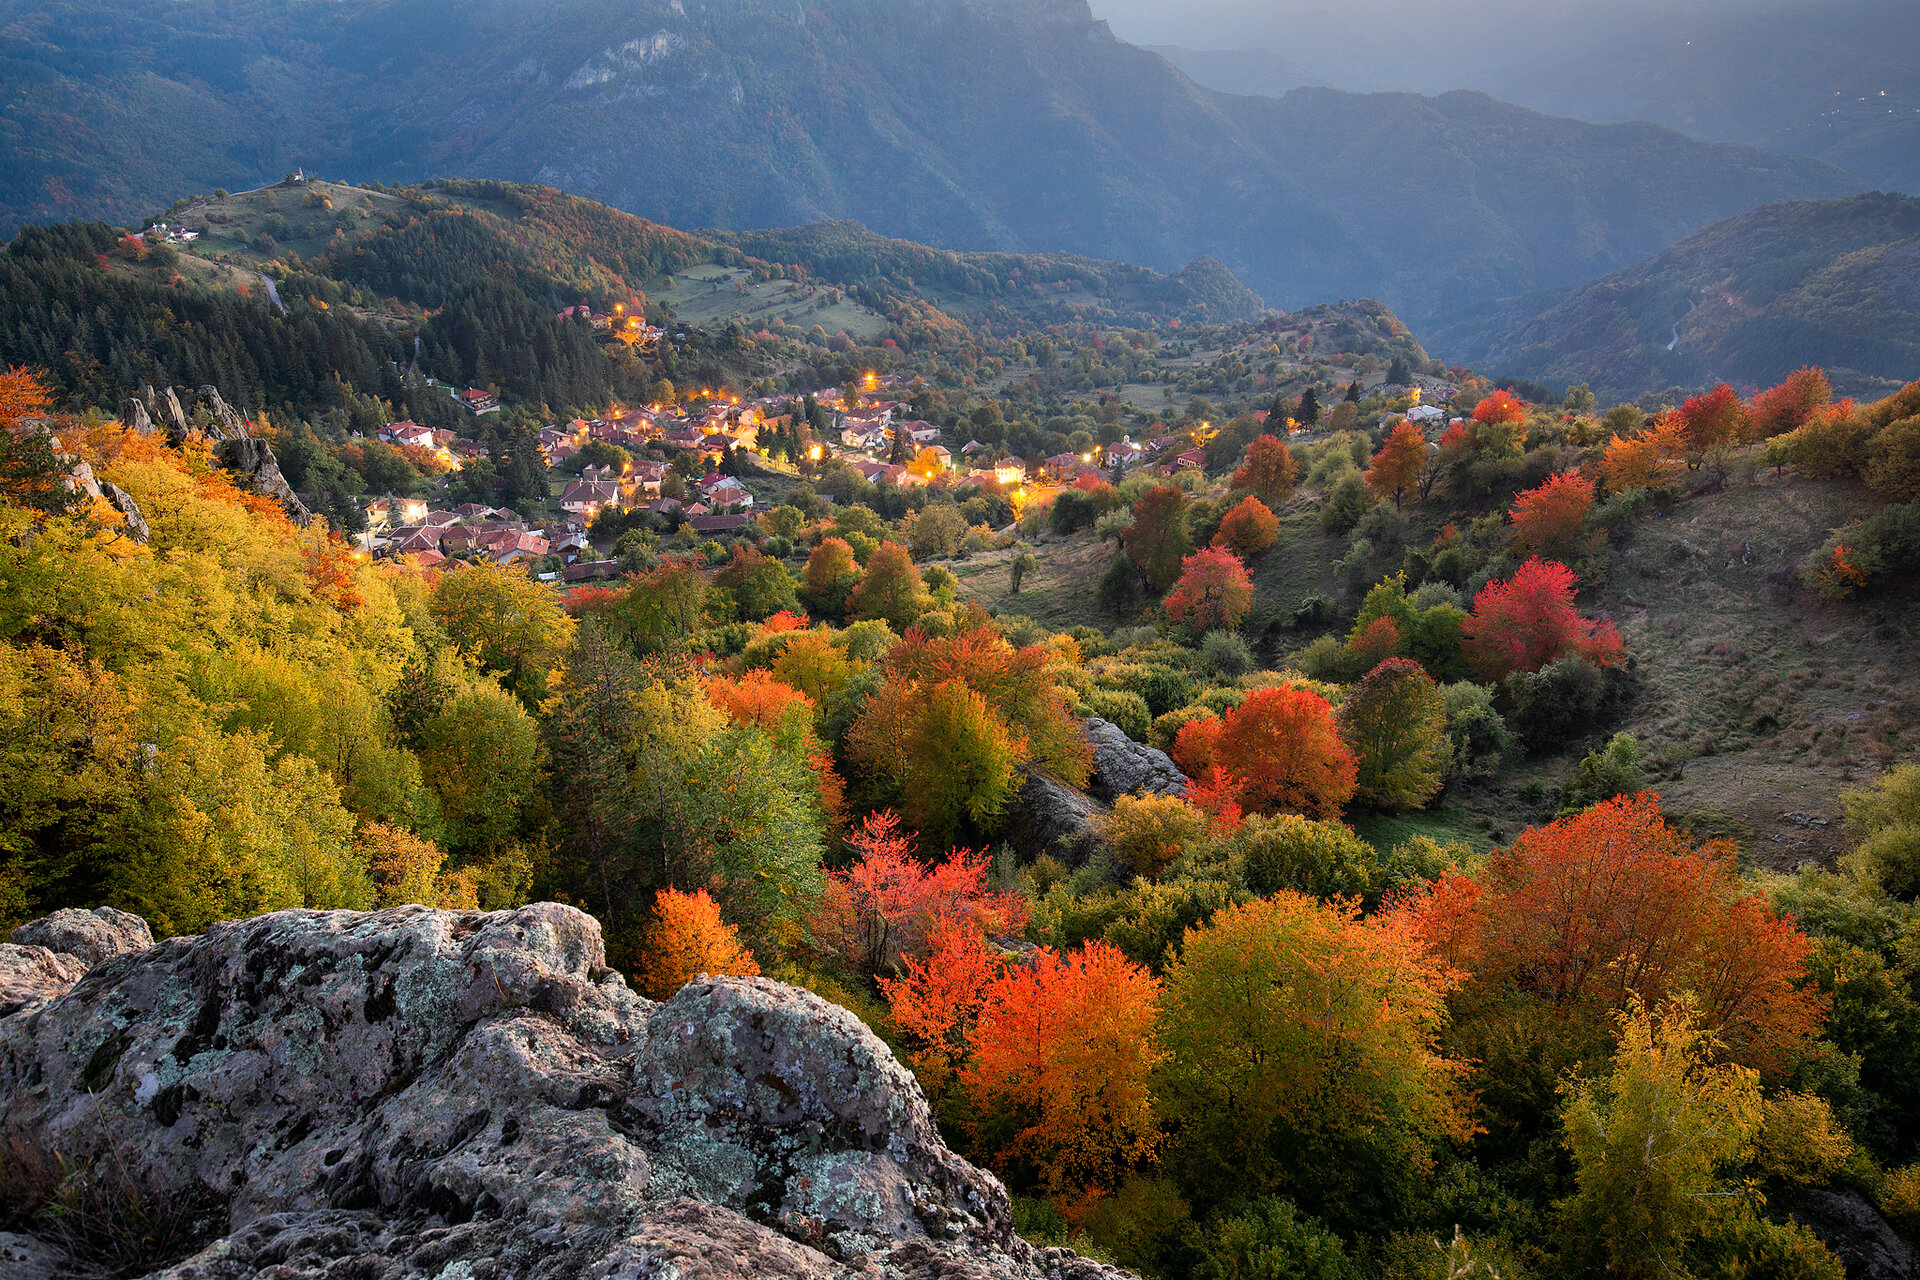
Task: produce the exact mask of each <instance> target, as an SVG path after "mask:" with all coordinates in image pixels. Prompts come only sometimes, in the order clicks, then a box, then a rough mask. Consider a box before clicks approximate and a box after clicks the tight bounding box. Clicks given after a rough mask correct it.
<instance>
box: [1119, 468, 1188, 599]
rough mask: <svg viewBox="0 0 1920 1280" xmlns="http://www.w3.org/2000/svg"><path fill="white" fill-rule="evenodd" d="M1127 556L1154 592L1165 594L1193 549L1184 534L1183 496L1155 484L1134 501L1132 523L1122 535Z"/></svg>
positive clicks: (1184, 505)
mask: <svg viewBox="0 0 1920 1280" xmlns="http://www.w3.org/2000/svg"><path fill="white" fill-rule="evenodd" d="M1123 537H1124V538H1125V541H1126V547H1127V556H1128V557H1129V558H1130V559H1131V560H1132V561H1133V562H1134V563H1135V564H1136V565H1138V566H1140V571H1141V572H1142V573H1143V574H1145V575H1146V578H1147V582H1148V583H1149V584H1150V585H1151V586H1152V587H1153V589H1154V590H1155V591H1165V590H1166V589H1167V588H1168V587H1170V586H1172V585H1173V583H1174V581H1175V579H1177V578H1178V577H1179V576H1180V570H1181V566H1182V562H1183V560H1184V559H1185V558H1186V554H1187V552H1188V551H1189V550H1191V549H1192V547H1193V542H1192V539H1191V538H1190V537H1189V535H1188V533H1187V495H1186V494H1184V493H1182V492H1180V490H1178V489H1175V488H1174V487H1172V486H1171V485H1164V484H1157V485H1155V486H1153V488H1151V489H1148V490H1147V491H1146V492H1145V493H1143V494H1141V495H1140V496H1139V497H1138V498H1137V499H1135V500H1134V504H1133V523H1132V524H1130V525H1128V526H1127V530H1126V533H1125V534H1124V535H1123Z"/></svg>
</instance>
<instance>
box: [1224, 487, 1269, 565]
mask: <svg viewBox="0 0 1920 1280" xmlns="http://www.w3.org/2000/svg"><path fill="white" fill-rule="evenodd" d="M1279 536H1280V521H1279V520H1278V519H1277V518H1275V516H1274V514H1273V512H1272V511H1271V510H1269V509H1268V507H1267V504H1266V503H1264V502H1262V501H1260V499H1258V498H1256V497H1254V496H1253V495H1252V494H1248V495H1247V496H1246V497H1244V498H1242V499H1241V500H1240V501H1239V503H1238V504H1237V505H1236V506H1235V507H1234V508H1233V510H1231V511H1229V512H1227V514H1226V516H1225V517H1224V518H1222V520H1221V521H1220V528H1219V531H1218V532H1216V533H1215V534H1214V535H1213V545H1214V546H1216V547H1227V548H1230V549H1231V550H1232V551H1234V552H1235V553H1236V554H1238V555H1240V556H1241V557H1242V558H1246V557H1251V556H1257V555H1259V554H1260V553H1261V552H1262V551H1265V550H1266V549H1267V548H1268V547H1270V546H1272V545H1273V544H1274V540H1275V539H1277V538H1278V537H1279Z"/></svg>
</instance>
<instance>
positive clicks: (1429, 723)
mask: <svg viewBox="0 0 1920 1280" xmlns="http://www.w3.org/2000/svg"><path fill="white" fill-rule="evenodd" d="M1339 722H1340V733H1341V736H1342V737H1344V738H1345V739H1346V741H1347V745H1348V746H1350V747H1352V748H1353V751H1354V754H1355V755H1356V756H1358V757H1359V773H1358V787H1357V789H1356V791H1355V793H1354V794H1355V796H1356V797H1357V798H1358V799H1359V800H1360V801H1361V802H1362V803H1364V804H1369V805H1372V806H1374V807H1375V808H1378V809H1418V808H1420V807H1421V806H1422V805H1424V804H1426V802H1427V801H1428V800H1430V799H1432V798H1433V795H1434V793H1435V792H1437V791H1439V790H1440V784H1441V783H1443V782H1444V781H1446V776H1447V763H1448V759H1449V756H1450V755H1451V744H1450V743H1449V742H1448V741H1447V700H1446V696H1445V695H1444V694H1442V693H1441V692H1440V686H1439V685H1437V684H1435V683H1434V682H1433V677H1431V676H1429V675H1428V674H1427V673H1426V670H1425V669H1424V668H1422V667H1421V665H1420V664H1419V663H1417V662H1413V661H1410V660H1409V659H1406V658H1388V659H1387V660H1386V661H1384V662H1382V663H1380V665H1378V666H1376V667H1375V668H1373V670H1371V671H1369V672H1368V673H1367V674H1366V675H1365V676H1363V677H1361V679H1360V680H1359V681H1358V682H1357V683H1355V684H1354V686H1353V687H1352V688H1351V689H1349V690H1348V691H1347V697H1346V701H1345V702H1343V703H1342V704H1341V706H1340V716H1339Z"/></svg>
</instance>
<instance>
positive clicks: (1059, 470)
mask: <svg viewBox="0 0 1920 1280" xmlns="http://www.w3.org/2000/svg"><path fill="white" fill-rule="evenodd" d="M1042 465H1044V466H1045V467H1046V471H1047V474H1048V475H1050V476H1052V477H1053V478H1054V479H1055V480H1071V479H1073V478H1074V477H1075V476H1077V475H1079V474H1080V469H1081V468H1082V467H1084V466H1086V465H1087V464H1086V463H1085V462H1084V461H1082V460H1081V457H1080V455H1079V454H1077V453H1056V454H1054V455H1053V456H1052V457H1051V458H1048V459H1047V460H1046V462H1045V463H1044V464H1042Z"/></svg>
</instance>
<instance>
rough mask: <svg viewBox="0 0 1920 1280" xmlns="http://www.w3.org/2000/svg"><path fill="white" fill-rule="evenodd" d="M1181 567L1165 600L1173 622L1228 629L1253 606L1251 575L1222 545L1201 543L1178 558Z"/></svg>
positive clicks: (1201, 629) (1211, 628)
mask: <svg viewBox="0 0 1920 1280" xmlns="http://www.w3.org/2000/svg"><path fill="white" fill-rule="evenodd" d="M1247 501H1248V502H1254V501H1257V500H1256V499H1253V498H1248V499H1247ZM1261 509H1262V510H1265V508H1264V507H1263V508H1261ZM1181 569H1182V572H1181V574H1180V585H1179V586H1177V587H1175V588H1174V589H1173V593H1172V594H1171V595H1169V596H1168V597H1167V601H1166V605H1167V616H1168V617H1169V618H1172V619H1173V620H1174V621H1175V622H1184V623H1186V624H1187V625H1188V626H1191V627H1193V628H1194V629H1195V630H1196V631H1214V630H1226V631H1231V630H1233V629H1234V628H1235V627H1237V626H1239V625H1240V620H1241V619H1242V618H1244V617H1246V616H1247V610H1249V609H1251V608H1253V579H1252V578H1251V577H1250V576H1248V574H1247V566H1246V565H1244V564H1242V563H1240V557H1239V556H1237V555H1235V554H1233V552H1231V551H1229V550H1227V549H1226V548H1225V547H1218V546H1215V547H1202V548H1201V549H1200V550H1198V551H1196V552H1194V553H1193V554H1192V555H1190V556H1188V557H1187V558H1186V559H1185V560H1184V561H1182V562H1181Z"/></svg>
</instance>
